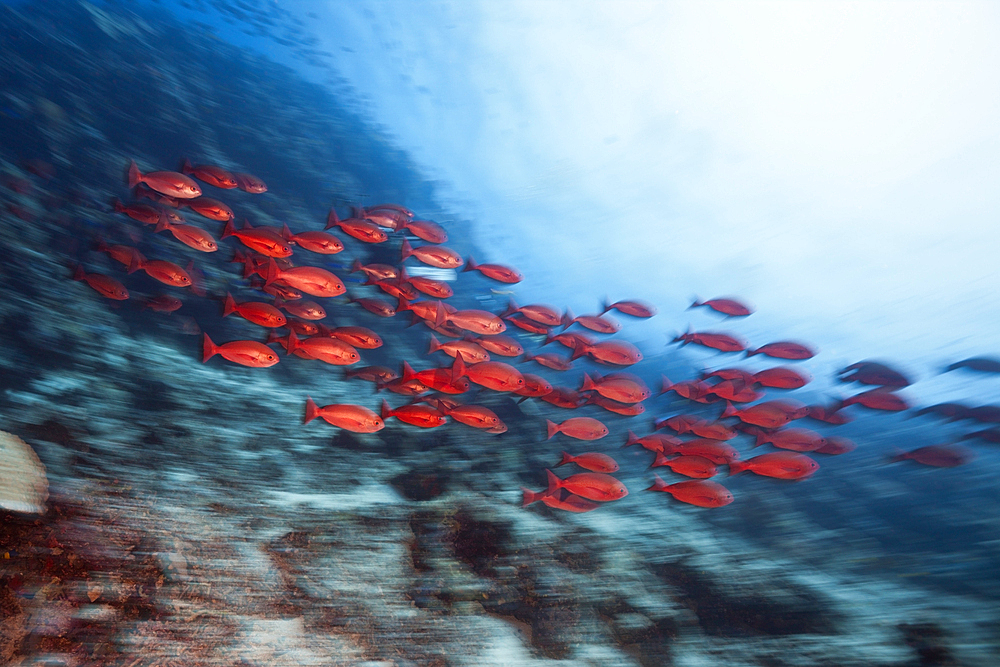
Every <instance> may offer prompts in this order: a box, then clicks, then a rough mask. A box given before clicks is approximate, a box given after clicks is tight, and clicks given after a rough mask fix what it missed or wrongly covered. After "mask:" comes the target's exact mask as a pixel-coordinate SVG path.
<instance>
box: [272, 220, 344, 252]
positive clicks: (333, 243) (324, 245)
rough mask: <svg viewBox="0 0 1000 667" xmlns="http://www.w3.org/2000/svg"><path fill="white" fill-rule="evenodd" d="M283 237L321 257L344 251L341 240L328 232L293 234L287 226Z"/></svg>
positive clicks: (282, 233)
mask: <svg viewBox="0 0 1000 667" xmlns="http://www.w3.org/2000/svg"><path fill="white" fill-rule="evenodd" d="M281 236H282V238H284V239H285V240H286V241H288V242H289V243H294V244H295V245H297V246H299V247H300V248H303V249H305V250H308V251H309V252H315V253H317V254H320V255H335V254H337V253H338V252H341V251H342V250H343V249H344V244H343V243H341V241H340V239H338V238H337V237H336V236H334V235H333V234H328V233H327V232H319V231H305V232H299V233H298V234H292V230H290V229H289V228H288V225H287V224H286V225H285V226H284V227H283V228H282V230H281ZM355 261H357V260H355Z"/></svg>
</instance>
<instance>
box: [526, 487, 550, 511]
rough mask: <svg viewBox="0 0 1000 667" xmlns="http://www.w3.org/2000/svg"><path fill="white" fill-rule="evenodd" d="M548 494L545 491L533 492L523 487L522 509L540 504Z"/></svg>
mask: <svg viewBox="0 0 1000 667" xmlns="http://www.w3.org/2000/svg"><path fill="white" fill-rule="evenodd" d="M546 495H548V494H547V492H545V491H532V490H531V489H526V488H524V487H523V486H522V487H521V507H527V506H528V505H530V504H531V503H535V502H538V501H539V500H541V499H542V498H544V497H545V496H546Z"/></svg>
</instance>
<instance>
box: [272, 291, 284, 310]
mask: <svg viewBox="0 0 1000 667" xmlns="http://www.w3.org/2000/svg"><path fill="white" fill-rule="evenodd" d="M274 307H275V308H284V307H285V300H284V299H282V298H281V295H280V294H276V295H275V296H274Z"/></svg>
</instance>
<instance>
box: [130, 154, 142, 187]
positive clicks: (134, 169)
mask: <svg viewBox="0 0 1000 667" xmlns="http://www.w3.org/2000/svg"><path fill="white" fill-rule="evenodd" d="M140 183H142V172H140V171H139V165H137V164H136V163H135V160H132V162H131V163H130V164H129V166H128V186H129V187H130V188H134V187H135V186H137V185H139V184H140Z"/></svg>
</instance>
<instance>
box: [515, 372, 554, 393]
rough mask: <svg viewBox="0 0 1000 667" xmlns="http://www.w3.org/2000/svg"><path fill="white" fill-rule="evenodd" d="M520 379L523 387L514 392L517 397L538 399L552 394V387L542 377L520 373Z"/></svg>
mask: <svg viewBox="0 0 1000 667" xmlns="http://www.w3.org/2000/svg"><path fill="white" fill-rule="evenodd" d="M521 377H523V378H524V387H522V388H521V389H518V390H517V391H515V392H514V393H515V394H517V395H518V396H523V397H524V398H540V397H542V396H545V395H546V394H549V393H551V392H552V385H551V384H550V383H549V382H548V381H547V380H546V379H545V378H543V377H540V376H538V375H533V374H531V373H521ZM522 400H524V399H522Z"/></svg>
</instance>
